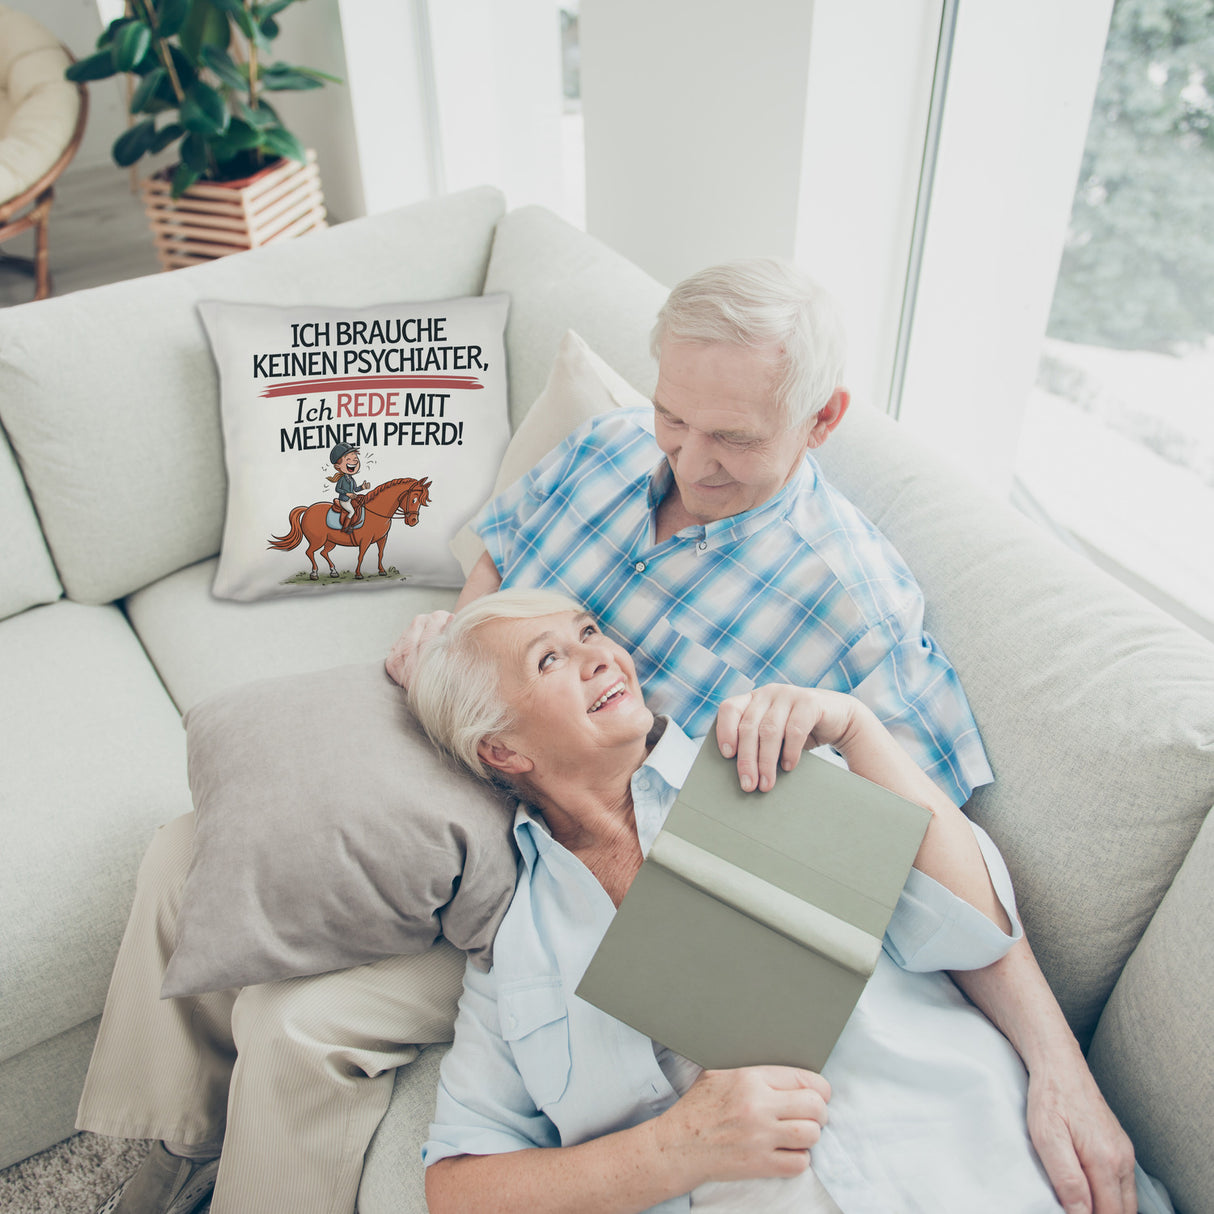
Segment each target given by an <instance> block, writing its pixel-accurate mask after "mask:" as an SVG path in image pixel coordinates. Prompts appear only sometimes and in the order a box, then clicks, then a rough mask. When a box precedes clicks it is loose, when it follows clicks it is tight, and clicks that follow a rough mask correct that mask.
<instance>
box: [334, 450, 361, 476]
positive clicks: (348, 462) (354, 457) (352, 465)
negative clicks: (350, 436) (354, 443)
mask: <svg viewBox="0 0 1214 1214" xmlns="http://www.w3.org/2000/svg"><path fill="white" fill-rule="evenodd" d="M337 466H338V468H340V469H341V471H343V472H348V473H349V474H350V475H351V476H353V475H354V473H356V472H357V471H358V468H359V460H358V452H357V451H348V452H347V453H346V454H345V455H343V456H342V457H341V459H339V460H338V461H337Z"/></svg>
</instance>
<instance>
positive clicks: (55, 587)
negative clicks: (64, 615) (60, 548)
mask: <svg viewBox="0 0 1214 1214" xmlns="http://www.w3.org/2000/svg"><path fill="white" fill-rule="evenodd" d="M0 518H3V519H4V564H5V570H4V577H3V578H0V620H3V619H7V618H8V617H9V616H10V615H16V614H17V612H19V611H24V610H25V609H26V608H27V607H37V606H38V605H39V604H40V603H53V602H54V601H55V600H56V599H57V598H59V597H60V595H62V594H63V587H62V586H60V585H59V578H58V576H57V575H56V573H55V566H54V564H53V562H52V561H51V554H50V553H49V552H48V551H47V550H46V543H45V542H44V541H43V538H42V531H41V529H40V528H39V526H38V516H37V515H36V514H35V513H34V504H33V502H31V501H30V499H29V494H28V493H26V491H25V481H24V480H23V479H22V477H21V469H20V468H18V467H17V461H16V460H15V459H14V458H13V449H12V448H11V447H10V446H9V445H8V439H7V438H6V437H5V436H4V433H3V431H0Z"/></svg>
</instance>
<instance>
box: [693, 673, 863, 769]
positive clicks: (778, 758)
mask: <svg viewBox="0 0 1214 1214" xmlns="http://www.w3.org/2000/svg"><path fill="white" fill-rule="evenodd" d="M863 712H867V709H865V708H864V706H863V705H862V704H861V703H860V702H859V701H858V700H856V699H855V698H854V697H852V696H849V695H844V694H842V693H841V692H838V691H822V690H818V689H814V688H807V687H792V686H789V685H788V684H787V683H769V684H767V685H766V686H765V687H756V688H755V690H754V691H748V692H746V693H745V694H743V695H740V696H731V697H730V698H729V699H728V700H726V701H725V702H724V703H723V704H722V705H721V708H720V711H719V712H718V713H717V745H718V746H720V748H721V753H722V754H723V755H724V756H725V757H726V758H727V759H731V758H733V756H734V755H735V754H736V755H737V757H738V779H739V780H740V782H741V784H742V788H743V790H744V791H745V792H751V791H753V790H754V789H755V788H758V789H759V791H760V792H767V791H769V790H770V789H771V788H772V787H773V786H774V784H775V782H776V769H777V766H779V767H780V768H782V769H783V770H784V771H792V769H793V768H794V767H796V765H797V763H798V762H799V761H800V759H801V752H802V751H804V750H810V749H812V748H813V747H815V746H840V747H842V746H843V745H845V744H846V742H847V741H848V737H849V734H850V733H851V732H852V731H854V730H855V728H856V724H857V718H858V716H859V715H860V714H861V713H863Z"/></svg>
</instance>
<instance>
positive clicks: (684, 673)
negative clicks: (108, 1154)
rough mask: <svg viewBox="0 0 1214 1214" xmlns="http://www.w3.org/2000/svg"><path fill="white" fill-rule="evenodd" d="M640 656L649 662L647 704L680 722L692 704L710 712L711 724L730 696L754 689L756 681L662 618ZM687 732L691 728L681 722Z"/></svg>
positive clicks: (643, 675)
mask: <svg viewBox="0 0 1214 1214" xmlns="http://www.w3.org/2000/svg"><path fill="white" fill-rule="evenodd" d="M638 654H639V655H643V657H644V658H645V659H647V662H648V669H647V670H646V671H645V672H644V673H642V672H641V670H640V669H639V668H638V672H637V673H638V674H639V675H640V677H641V683H642V685H643V686H644V687H645V702H646V703H647V704H648V705H649V707H650V708H652V709H653V710H654V711H655V712H665V713H669V714H670V715H671V716H673V717H674V718H675V719H676V720H678V719H679V716H680V710H681V709H682V708H683V706H686V705H688V704H691V705H698V704H702V705H703V709H702V711H704V712H708V713H709V714H710V715H709V717H708V721H709V724H711V720H712V715H715V706H716V705H718V704H720V702H721V701H722V700H725V699H728V698H729V697H730V696H736V695H741V694H742V693H743V692H746V691H752V690H753V689H754V680H753V679H751V678H750V677H749V676H748V675H746V674H744V673H743V672H742V671H741V670H738V669H737V668H736V667H734V666H731V665H730V664H729V663H728V662H724V661H722V660H721V659H720V658H719V657H717V655H716V654H715V653H713V652H712V650H710V649H708V648H706V647H705V646H703V645H701V644H699V642H697V641H695V640H693V639H692V638H691V637H689V636H687V635H686V634H684V633H683V632H680V631H679V630H678V629H677V628H675V627H674V626H673V625H672V624H671V623H670V621H669V620H668V619H666V618H665V617H661V618H659V619H658V620H656V621H655V622H654V624H653V627H652V628H650V629H649V631H648V632H647V633H646V634H645V637H644V639H643V641H642V642H641V644H640V646H639V647H638ZM679 723H680V724H681V725H683V727H684V728H685V729H687V724H686V723H685V722H683V721H680V722H679ZM688 732H689V733H691V734H692V735H696V734H701V733H705V732H707V728H706V727H705V728H694V727H693V728H691V729H688Z"/></svg>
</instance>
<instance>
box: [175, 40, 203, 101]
mask: <svg viewBox="0 0 1214 1214" xmlns="http://www.w3.org/2000/svg"><path fill="white" fill-rule="evenodd" d="M169 56H170V58H171V59H172V60H173V71H175V72H176V73H177V83H178V84H180V85H181V89H182V92H186V91H188V90H189V88H190V87H191V85H193V83H194V81H195V80H197V79H198V70H197V68H196V67H195V66H194V64H193V63H191V62H190V60H189V58H188V57H187V56H186V53H185V51H183V50H182V49H181V48H180V47H178V46H174V45H173V44H172V43H170V44H169ZM171 91H172V90H171V89H170V92H171ZM172 95H173V98H174V104H176V97H177V94H176V93H173V94H172Z"/></svg>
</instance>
